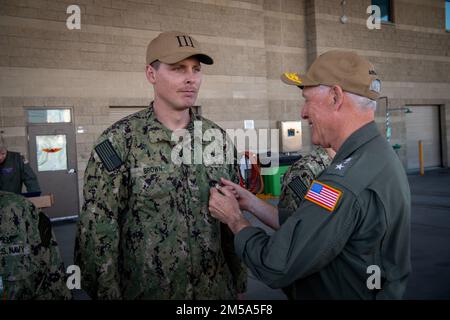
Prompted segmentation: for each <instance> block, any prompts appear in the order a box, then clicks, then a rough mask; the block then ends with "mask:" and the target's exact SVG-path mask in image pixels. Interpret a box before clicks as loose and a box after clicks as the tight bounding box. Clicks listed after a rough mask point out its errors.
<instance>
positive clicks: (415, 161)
mask: <svg viewBox="0 0 450 320" xmlns="http://www.w3.org/2000/svg"><path fill="white" fill-rule="evenodd" d="M407 107H408V108H409V109H410V110H411V111H412V113H408V114H406V148H407V153H406V154H407V167H408V169H419V168H420V162H419V143H418V141H419V140H422V143H423V160H424V167H425V168H430V167H440V166H442V158H441V136H440V135H441V132H440V121H439V107H438V106H407Z"/></svg>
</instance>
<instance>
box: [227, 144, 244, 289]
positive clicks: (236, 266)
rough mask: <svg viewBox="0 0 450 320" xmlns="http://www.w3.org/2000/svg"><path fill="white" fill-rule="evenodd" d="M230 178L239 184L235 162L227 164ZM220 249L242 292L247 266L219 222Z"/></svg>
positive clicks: (228, 229) (232, 235) (231, 236)
mask: <svg viewBox="0 0 450 320" xmlns="http://www.w3.org/2000/svg"><path fill="white" fill-rule="evenodd" d="M234 159H236V150H234ZM229 167H230V169H229V172H230V178H231V179H230V180H231V181H233V182H234V183H237V184H239V173H238V172H239V171H238V170H239V168H238V166H237V163H236V162H235V163H234V164H232V165H229ZM221 235H222V250H223V253H224V256H225V260H226V262H227V265H228V268H229V269H230V271H231V274H232V276H233V281H234V284H235V286H236V291H237V293H244V292H245V291H246V290H247V268H246V266H245V265H244V264H243V262H242V261H241V259H239V257H238V256H237V255H236V251H235V248H234V234H233V232H232V231H231V230H230V228H229V227H228V226H227V225H224V224H222V223H221Z"/></svg>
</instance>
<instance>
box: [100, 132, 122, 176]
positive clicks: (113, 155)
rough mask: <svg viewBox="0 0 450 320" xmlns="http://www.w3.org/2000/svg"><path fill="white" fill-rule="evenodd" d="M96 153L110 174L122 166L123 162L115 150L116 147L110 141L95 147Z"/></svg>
mask: <svg viewBox="0 0 450 320" xmlns="http://www.w3.org/2000/svg"><path fill="white" fill-rule="evenodd" d="M95 152H97V154H98V156H99V157H100V160H102V162H103V165H104V166H105V168H106V170H108V172H111V171H113V170H114V169H117V168H118V167H120V166H121V165H122V160H121V159H120V158H119V156H118V155H117V152H116V150H114V147H113V146H112V144H111V142H110V141H109V140H105V141H103V142H102V143H100V144H98V145H97V146H96V147H95Z"/></svg>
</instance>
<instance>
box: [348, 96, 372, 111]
mask: <svg viewBox="0 0 450 320" xmlns="http://www.w3.org/2000/svg"><path fill="white" fill-rule="evenodd" d="M345 93H346V94H347V97H349V98H350V99H352V100H353V102H354V103H355V104H356V105H357V106H358V107H360V109H361V110H362V111H369V110H371V111H375V110H376V109H377V102H376V101H375V100H372V99H369V98H366V97H363V96H360V95H357V94H354V93H350V92H345Z"/></svg>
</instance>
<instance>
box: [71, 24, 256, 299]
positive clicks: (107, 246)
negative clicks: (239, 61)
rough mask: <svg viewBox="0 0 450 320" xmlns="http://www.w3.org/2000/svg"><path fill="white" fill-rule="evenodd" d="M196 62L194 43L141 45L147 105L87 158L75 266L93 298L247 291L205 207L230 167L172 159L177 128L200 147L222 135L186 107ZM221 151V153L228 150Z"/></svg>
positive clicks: (229, 239)
mask: <svg viewBox="0 0 450 320" xmlns="http://www.w3.org/2000/svg"><path fill="white" fill-rule="evenodd" d="M200 62H202V63H205V64H212V63H213V60H212V59H211V58H210V57H209V56H207V55H206V54H204V53H202V51H201V49H200V45H199V43H198V42H197V41H196V40H195V39H194V38H192V37H190V36H189V35H186V34H184V33H180V32H165V33H162V34H160V35H159V36H158V37H157V38H156V39H154V40H153V41H152V42H151V43H150V44H149V46H148V49H147V72H146V75H147V79H148V80H149V82H150V83H151V84H153V87H154V91H155V100H154V102H152V104H151V105H150V107H149V108H147V109H145V110H143V111H141V112H138V113H136V114H134V115H131V116H128V117H126V118H124V119H122V120H120V121H119V122H117V123H115V124H114V125H113V126H112V127H110V128H109V129H107V130H106V131H105V132H104V133H103V134H102V135H101V136H100V138H99V140H98V143H97V144H96V146H95V148H94V151H93V152H92V155H91V158H90V160H89V163H88V165H87V168H86V172H85V185H84V206H83V210H82V213H81V216H80V221H79V225H78V234H77V240H76V247H75V251H76V252H75V261H76V263H77V264H78V265H79V266H80V268H81V271H82V287H83V289H85V290H86V291H87V292H88V294H89V295H90V296H91V297H92V298H94V299H234V298H236V296H237V294H238V293H243V292H245V289H246V288H245V285H246V278H247V275H246V269H245V267H243V265H242V264H241V262H240V261H239V259H238V258H237V256H236V255H235V253H234V247H233V234H232V233H231V231H230V229H229V228H228V227H227V226H226V225H224V224H221V223H220V222H219V221H217V220H216V219H214V218H212V217H211V216H210V214H209V211H208V197H209V188H210V187H211V186H213V185H215V184H217V183H218V181H219V180H220V177H222V176H225V177H228V178H229V179H231V180H234V181H238V179H237V176H236V174H237V167H236V165H235V164H225V163H224V162H221V163H218V164H211V163H209V164H205V163H194V164H190V163H184V162H183V163H182V164H177V163H174V162H173V161H172V160H173V158H172V157H173V152H174V150H177V149H176V147H177V141H174V140H173V139H172V133H173V132H174V131H175V130H177V129H185V130H187V132H189V134H191V135H192V133H194V131H196V132H197V133H198V132H199V133H200V135H194V138H193V139H192V143H193V144H196V145H201V146H203V147H205V144H206V142H205V141H203V133H204V132H205V131H207V130H209V129H216V130H219V133H220V135H221V138H222V139H224V141H225V140H226V139H227V137H226V134H225V132H224V131H223V130H222V129H220V127H218V126H217V125H216V124H214V123H213V122H211V121H209V120H207V119H205V118H203V117H201V116H199V115H196V114H194V113H193V112H192V111H191V109H190V107H192V106H193V105H194V103H195V100H196V97H197V93H198V90H199V87H200V82H201V65H200ZM198 124H201V129H200V130H199V129H198V128H199V127H198ZM208 143H209V142H208ZM222 148H223V149H222V150H221V152H223V154H224V155H225V154H228V151H229V149H227V148H233V147H232V146H231V145H230V144H224V146H223V147H222ZM202 150H203V149H202ZM231 151H232V152H231V153H232V154H233V150H231ZM178 152H180V153H182V152H186V151H185V150H178V151H177V152H176V153H178ZM188 152H191V153H192V150H190V151H188ZM180 155H181V154H180ZM184 156H186V154H184ZM184 156H183V157H184ZM194 158H195V154H192V159H194Z"/></svg>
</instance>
